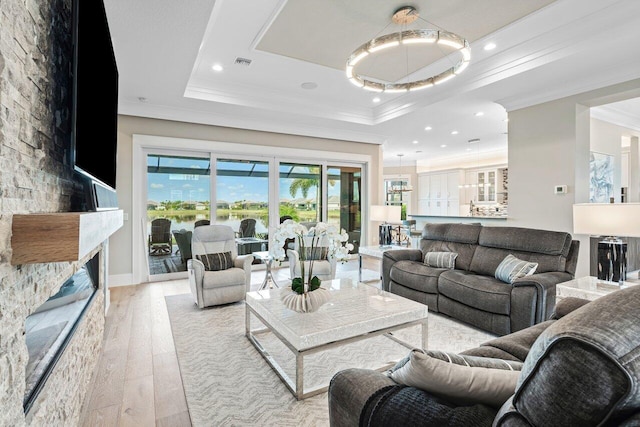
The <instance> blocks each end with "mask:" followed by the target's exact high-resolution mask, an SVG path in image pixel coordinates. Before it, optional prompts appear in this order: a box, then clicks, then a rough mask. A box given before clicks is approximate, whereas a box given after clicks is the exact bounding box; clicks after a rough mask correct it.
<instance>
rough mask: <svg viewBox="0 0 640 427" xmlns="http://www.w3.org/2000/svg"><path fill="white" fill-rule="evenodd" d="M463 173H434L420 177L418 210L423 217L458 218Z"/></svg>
mask: <svg viewBox="0 0 640 427" xmlns="http://www.w3.org/2000/svg"><path fill="white" fill-rule="evenodd" d="M461 176H462V171H460V170H458V171H450V172H433V173H429V174H421V175H419V176H418V186H419V188H418V209H419V212H420V214H422V215H434V216H447V215H452V216H457V215H458V214H459V211H460V187H459V186H460V182H461Z"/></svg>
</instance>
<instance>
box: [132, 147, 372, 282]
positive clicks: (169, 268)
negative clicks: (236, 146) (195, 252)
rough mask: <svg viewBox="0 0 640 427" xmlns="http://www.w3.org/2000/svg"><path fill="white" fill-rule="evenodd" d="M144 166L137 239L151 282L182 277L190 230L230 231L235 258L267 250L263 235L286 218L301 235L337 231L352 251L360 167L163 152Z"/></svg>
mask: <svg viewBox="0 0 640 427" xmlns="http://www.w3.org/2000/svg"><path fill="white" fill-rule="evenodd" d="M144 159H145V161H146V177H145V180H144V182H145V186H146V208H145V215H144V219H143V221H142V227H143V236H142V238H143V239H144V246H145V258H146V260H147V267H148V271H149V279H150V280H153V281H156V280H168V279H173V278H179V277H184V272H186V267H187V261H188V260H189V259H190V258H191V256H192V254H191V237H192V234H193V230H194V229H195V228H196V227H198V226H200V225H204V224H225V225H229V226H231V228H232V229H233V230H234V232H235V236H236V244H237V248H238V253H239V254H252V253H256V252H261V251H267V250H269V230H273V229H274V228H275V227H276V226H277V225H278V224H280V223H281V222H282V221H284V220H285V219H287V218H291V219H294V220H295V221H298V222H301V223H303V224H304V225H306V226H307V227H312V226H314V225H315V224H316V223H317V222H319V221H326V222H328V223H330V224H335V225H336V226H338V227H340V228H343V229H345V230H346V231H347V232H348V234H349V241H350V242H351V243H352V244H353V245H354V247H355V250H354V251H353V253H356V252H357V250H358V247H359V245H360V240H361V235H362V217H361V202H362V194H363V188H362V181H363V180H362V167H361V166H360V165H358V164H350V163H345V164H338V163H329V162H325V161H318V162H313V161H296V160H295V159H286V160H281V159H279V158H276V157H257V156H256V157H255V158H251V157H249V156H239V155H231V154H228V155H219V154H217V153H214V152H201V153H197V152H178V151H169V150H166V151H162V150H158V151H148V152H145V153H144ZM256 262H259V261H256ZM174 273H176V274H174ZM180 273H182V274H180Z"/></svg>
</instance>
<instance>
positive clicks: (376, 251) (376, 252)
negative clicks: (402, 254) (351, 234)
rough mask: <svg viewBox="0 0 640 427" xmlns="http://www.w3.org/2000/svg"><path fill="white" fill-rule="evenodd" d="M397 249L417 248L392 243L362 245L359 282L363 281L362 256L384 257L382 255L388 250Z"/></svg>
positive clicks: (359, 251)
mask: <svg viewBox="0 0 640 427" xmlns="http://www.w3.org/2000/svg"><path fill="white" fill-rule="evenodd" d="M395 249H404V250H406V249H415V248H412V247H410V246H398V245H390V246H379V245H375V246H360V248H358V282H362V257H363V256H368V257H372V258H377V259H382V256H383V255H384V253H385V252H386V251H390V250H395ZM380 278H382V273H381V274H380Z"/></svg>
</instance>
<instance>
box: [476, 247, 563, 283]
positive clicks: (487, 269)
mask: <svg viewBox="0 0 640 427" xmlns="http://www.w3.org/2000/svg"><path fill="white" fill-rule="evenodd" d="M510 254H511V255H513V256H515V257H516V258H519V259H521V260H523V261H528V262H535V263H536V264H538V268H536V273H547V272H550V271H564V270H565V266H566V261H567V260H566V258H564V257H563V256H561V255H543V254H537V253H533V252H520V251H513V250H509V249H498V248H489V247H485V246H478V247H477V248H476V250H475V252H474V254H473V259H472V260H471V265H470V267H469V270H470V271H473V272H475V273H478V274H484V275H486V276H493V275H494V274H495V272H496V269H497V268H498V266H499V265H500V263H501V262H502V261H503V260H504V258H505V257H506V256H507V255H510Z"/></svg>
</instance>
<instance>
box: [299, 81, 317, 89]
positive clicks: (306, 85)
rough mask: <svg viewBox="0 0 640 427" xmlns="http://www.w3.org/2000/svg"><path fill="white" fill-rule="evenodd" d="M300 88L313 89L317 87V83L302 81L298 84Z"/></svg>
mask: <svg viewBox="0 0 640 427" xmlns="http://www.w3.org/2000/svg"><path fill="white" fill-rule="evenodd" d="M300 87H301V88H302V89H307V90H313V89H315V88H317V87H318V83H316V82H304V83H302V84H301V85H300Z"/></svg>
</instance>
